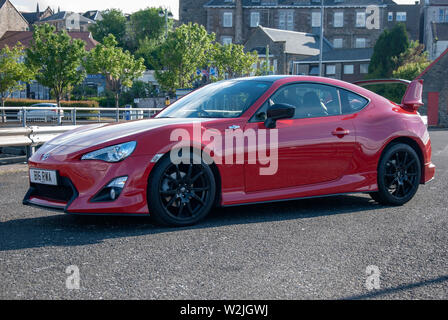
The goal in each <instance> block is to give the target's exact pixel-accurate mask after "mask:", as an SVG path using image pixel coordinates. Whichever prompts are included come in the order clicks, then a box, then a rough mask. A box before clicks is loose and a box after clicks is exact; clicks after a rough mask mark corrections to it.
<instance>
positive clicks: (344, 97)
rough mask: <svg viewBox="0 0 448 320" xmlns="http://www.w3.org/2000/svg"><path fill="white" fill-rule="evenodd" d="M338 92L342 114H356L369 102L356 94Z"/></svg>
mask: <svg viewBox="0 0 448 320" xmlns="http://www.w3.org/2000/svg"><path fill="white" fill-rule="evenodd" d="M339 91H340V94H341V103H342V114H351V113H356V112H358V111H361V110H362V109H364V107H365V106H367V104H369V100H367V99H366V98H364V97H361V96H360V95H357V94H356V93H353V92H350V91H347V90H344V89H339Z"/></svg>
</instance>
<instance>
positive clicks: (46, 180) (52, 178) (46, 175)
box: [30, 169, 58, 186]
mask: <svg viewBox="0 0 448 320" xmlns="http://www.w3.org/2000/svg"><path fill="white" fill-rule="evenodd" d="M30 180H31V182H32V183H40V184H47V185H51V186H57V185H58V179H57V175H56V171H54V170H41V169H30Z"/></svg>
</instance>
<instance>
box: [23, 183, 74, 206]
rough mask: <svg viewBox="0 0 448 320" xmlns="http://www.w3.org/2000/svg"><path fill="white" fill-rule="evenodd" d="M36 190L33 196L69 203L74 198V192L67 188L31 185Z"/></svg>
mask: <svg viewBox="0 0 448 320" xmlns="http://www.w3.org/2000/svg"><path fill="white" fill-rule="evenodd" d="M31 187H32V188H34V192H33V196H35V197H38V198H46V199H50V200H58V201H64V202H69V201H70V200H71V199H72V198H73V190H72V188H71V187H67V186H47V185H43V184H31Z"/></svg>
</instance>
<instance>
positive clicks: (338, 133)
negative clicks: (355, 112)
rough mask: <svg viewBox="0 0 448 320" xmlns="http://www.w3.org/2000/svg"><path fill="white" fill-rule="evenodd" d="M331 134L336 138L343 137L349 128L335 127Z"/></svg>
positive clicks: (348, 131) (347, 133)
mask: <svg viewBox="0 0 448 320" xmlns="http://www.w3.org/2000/svg"><path fill="white" fill-rule="evenodd" d="M331 134H332V135H334V136H337V137H338V138H343V137H344V136H346V135H349V134H350V130H345V129H342V128H337V129H336V130H334V131H333V132H332V133H331Z"/></svg>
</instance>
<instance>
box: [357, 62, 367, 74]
mask: <svg viewBox="0 0 448 320" xmlns="http://www.w3.org/2000/svg"><path fill="white" fill-rule="evenodd" d="M359 72H360V73H369V64H368V63H362V64H361V65H360V66H359Z"/></svg>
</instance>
